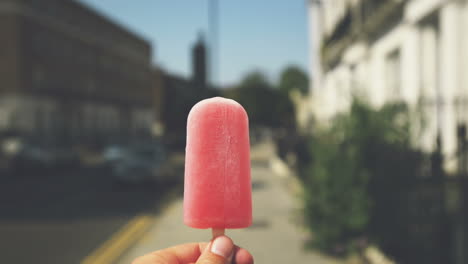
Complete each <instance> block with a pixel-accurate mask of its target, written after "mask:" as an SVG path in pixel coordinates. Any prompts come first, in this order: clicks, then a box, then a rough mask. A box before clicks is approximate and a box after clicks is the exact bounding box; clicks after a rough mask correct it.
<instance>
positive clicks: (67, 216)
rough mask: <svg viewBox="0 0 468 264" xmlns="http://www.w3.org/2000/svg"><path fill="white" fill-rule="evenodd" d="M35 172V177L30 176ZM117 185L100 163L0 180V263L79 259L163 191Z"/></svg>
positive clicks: (56, 261) (53, 261) (147, 205)
mask: <svg viewBox="0 0 468 264" xmlns="http://www.w3.org/2000/svg"><path fill="white" fill-rule="evenodd" d="M34 176H36V177H34ZM124 187H125V186H118V185H117V183H116V182H115V180H114V179H113V178H112V177H111V176H110V175H108V174H106V173H104V171H103V170H101V169H78V170H76V171H73V170H67V172H66V173H58V172H57V173H51V174H50V175H47V176H46V175H37V174H35V173H34V172H31V175H27V176H26V175H25V176H23V177H21V178H15V179H10V181H8V182H3V183H2V184H1V185H0V209H1V210H0V248H1V249H2V250H1V252H2V261H1V262H2V263H49V264H52V263H79V261H80V260H82V259H83V258H84V257H85V256H86V255H88V254H89V253H90V252H91V251H92V250H94V249H95V248H96V247H98V246H99V245H101V244H102V243H103V242H104V241H106V240H107V239H108V238H109V236H111V235H112V234H113V233H114V232H115V231H116V230H118V229H119V228H120V227H121V226H122V225H124V224H125V223H126V222H127V221H128V220H129V219H131V218H133V217H134V216H135V215H137V214H139V213H141V212H142V211H145V210H148V209H149V208H151V209H153V210H154V206H155V205H156V202H157V201H158V199H160V198H161V196H162V194H163V193H164V192H163V191H161V190H159V189H157V187H154V189H141V188H136V187H135V188H130V187H128V186H126V188H124Z"/></svg>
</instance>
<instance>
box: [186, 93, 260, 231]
mask: <svg viewBox="0 0 468 264" xmlns="http://www.w3.org/2000/svg"><path fill="white" fill-rule="evenodd" d="M185 151H186V154H185V155H186V156H185V182H184V222H185V224H186V225H188V226H190V227H194V228H244V227H248V226H250V225H251V223H252V198H251V196H252V194H251V192H252V191H251V181H250V144H249V122H248V117H247V113H246V112H245V110H244V108H243V107H242V106H241V105H240V104H239V103H237V102H236V101H234V100H231V99H225V98H221V97H215V98H210V99H206V100H203V101H200V102H199V103H197V104H196V105H195V106H194V107H193V108H192V110H191V111H190V113H189V116H188V120H187V146H186V150H185Z"/></svg>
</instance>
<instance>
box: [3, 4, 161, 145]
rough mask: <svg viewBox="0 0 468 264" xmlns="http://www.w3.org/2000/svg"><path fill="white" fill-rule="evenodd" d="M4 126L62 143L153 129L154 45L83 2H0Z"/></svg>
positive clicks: (121, 136) (102, 139)
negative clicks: (152, 66)
mask: <svg viewBox="0 0 468 264" xmlns="http://www.w3.org/2000/svg"><path fill="white" fill-rule="evenodd" d="M0 10H1V11H0V20H1V23H0V32H1V33H0V38H1V40H0V45H1V48H0V50H1V52H2V60H1V62H0V76H1V78H0V81H1V82H2V83H1V84H0V87H1V102H0V113H1V115H0V129H1V131H2V132H5V131H9V132H13V133H17V134H19V135H21V136H24V137H28V138H35V139H36V140H40V141H45V142H48V143H54V144H74V143H98V142H100V143H103V144H106V143H112V142H119V141H122V140H128V139H131V138H135V137H140V136H145V135H148V134H149V131H150V129H151V125H152V122H154V121H156V120H155V116H156V115H155V114H156V112H157V111H158V109H156V108H155V104H154V102H155V101H154V88H155V87H154V86H155V82H154V78H153V69H152V68H151V54H152V49H151V46H150V44H149V43H148V42H147V41H146V40H144V39H142V38H141V37H139V36H137V35H135V34H133V33H131V32H129V31H128V30H126V29H124V28H123V27H122V26H120V25H118V24H116V23H114V22H112V21H110V20H109V19H107V18H105V17H103V16H102V15H100V14H98V13H96V12H94V11H92V10H91V9H89V8H87V7H85V6H84V5H81V4H79V3H77V2H75V1H57V0H48V1H33V0H24V1H16V0H15V1H9V0H2V1H0Z"/></svg>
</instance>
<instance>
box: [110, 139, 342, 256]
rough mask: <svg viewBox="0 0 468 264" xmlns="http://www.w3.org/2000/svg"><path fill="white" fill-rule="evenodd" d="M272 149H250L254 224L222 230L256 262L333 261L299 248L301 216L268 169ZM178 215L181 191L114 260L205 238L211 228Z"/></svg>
mask: <svg viewBox="0 0 468 264" xmlns="http://www.w3.org/2000/svg"><path fill="white" fill-rule="evenodd" d="M272 153H274V152H273V148H272V146H271V144H263V145H260V146H257V147H256V148H255V149H253V150H252V184H253V194H252V195H253V210H254V211H253V215H254V221H253V225H252V226H251V227H250V228H247V229H242V230H227V232H226V233H227V235H229V236H230V237H231V238H232V239H233V240H234V241H235V243H236V244H239V245H241V246H242V247H245V248H246V249H248V250H249V251H250V252H251V253H252V255H253V256H254V259H255V262H256V263H268V264H275V263H278V264H279V263H282V264H284V263H314V264H329V263H330V264H331V263H338V262H335V261H332V260H330V259H328V258H326V257H324V256H321V255H319V254H318V253H312V252H307V251H303V243H304V239H305V238H306V236H305V235H304V232H303V231H302V229H301V228H300V227H298V226H297V224H296V223H297V222H298V221H297V219H298V217H300V216H299V215H298V213H299V211H298V201H297V199H296V198H295V197H294V196H293V195H292V194H291V193H290V191H288V190H287V189H286V186H285V178H284V177H279V176H278V175H276V174H275V173H273V170H272V169H271V166H270V162H269V161H270V160H271V154H272ZM182 218H183V210H182V198H181V197H180V198H178V199H176V200H175V201H173V202H172V203H171V204H170V205H169V206H168V207H167V209H166V210H165V211H164V212H163V213H162V214H161V216H160V218H158V219H157V220H156V221H155V223H154V225H153V226H152V227H151V228H150V230H149V231H148V233H146V235H144V236H143V237H142V239H141V240H140V241H139V242H138V243H137V244H136V245H135V246H134V247H133V248H131V249H130V250H129V251H128V252H127V253H126V254H124V256H122V258H121V259H120V261H119V262H117V263H126V264H129V263H131V262H132V261H133V260H134V259H135V258H136V257H138V256H141V255H144V254H146V253H149V252H151V251H155V250H157V249H162V248H166V247H169V246H172V245H176V244H181V243H187V242H195V241H208V240H210V238H211V237H210V236H211V231H210V230H197V229H192V228H188V227H186V226H185V225H184V224H183V221H182Z"/></svg>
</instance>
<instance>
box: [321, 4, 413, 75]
mask: <svg viewBox="0 0 468 264" xmlns="http://www.w3.org/2000/svg"><path fill="white" fill-rule="evenodd" d="M406 2H407V1H406V0H362V1H361V3H360V4H358V5H357V6H355V7H353V8H349V9H348V10H347V12H346V13H345V15H344V16H343V18H342V19H341V21H340V22H338V23H337V25H336V27H335V29H334V31H333V32H332V34H330V36H329V37H328V38H326V39H325V41H324V43H323V48H322V63H323V65H324V67H325V68H331V67H333V66H334V65H335V64H336V63H338V62H339V60H340V57H341V55H342V53H343V52H344V50H345V49H346V47H348V46H349V45H351V44H352V43H353V42H354V41H356V40H364V41H367V42H372V41H373V40H374V39H376V38H378V36H379V35H381V34H382V33H384V32H386V31H387V30H388V29H389V28H391V27H392V26H394V25H395V24H396V23H399V22H400V21H401V19H402V16H403V8H404V5H405V3H406Z"/></svg>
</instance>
